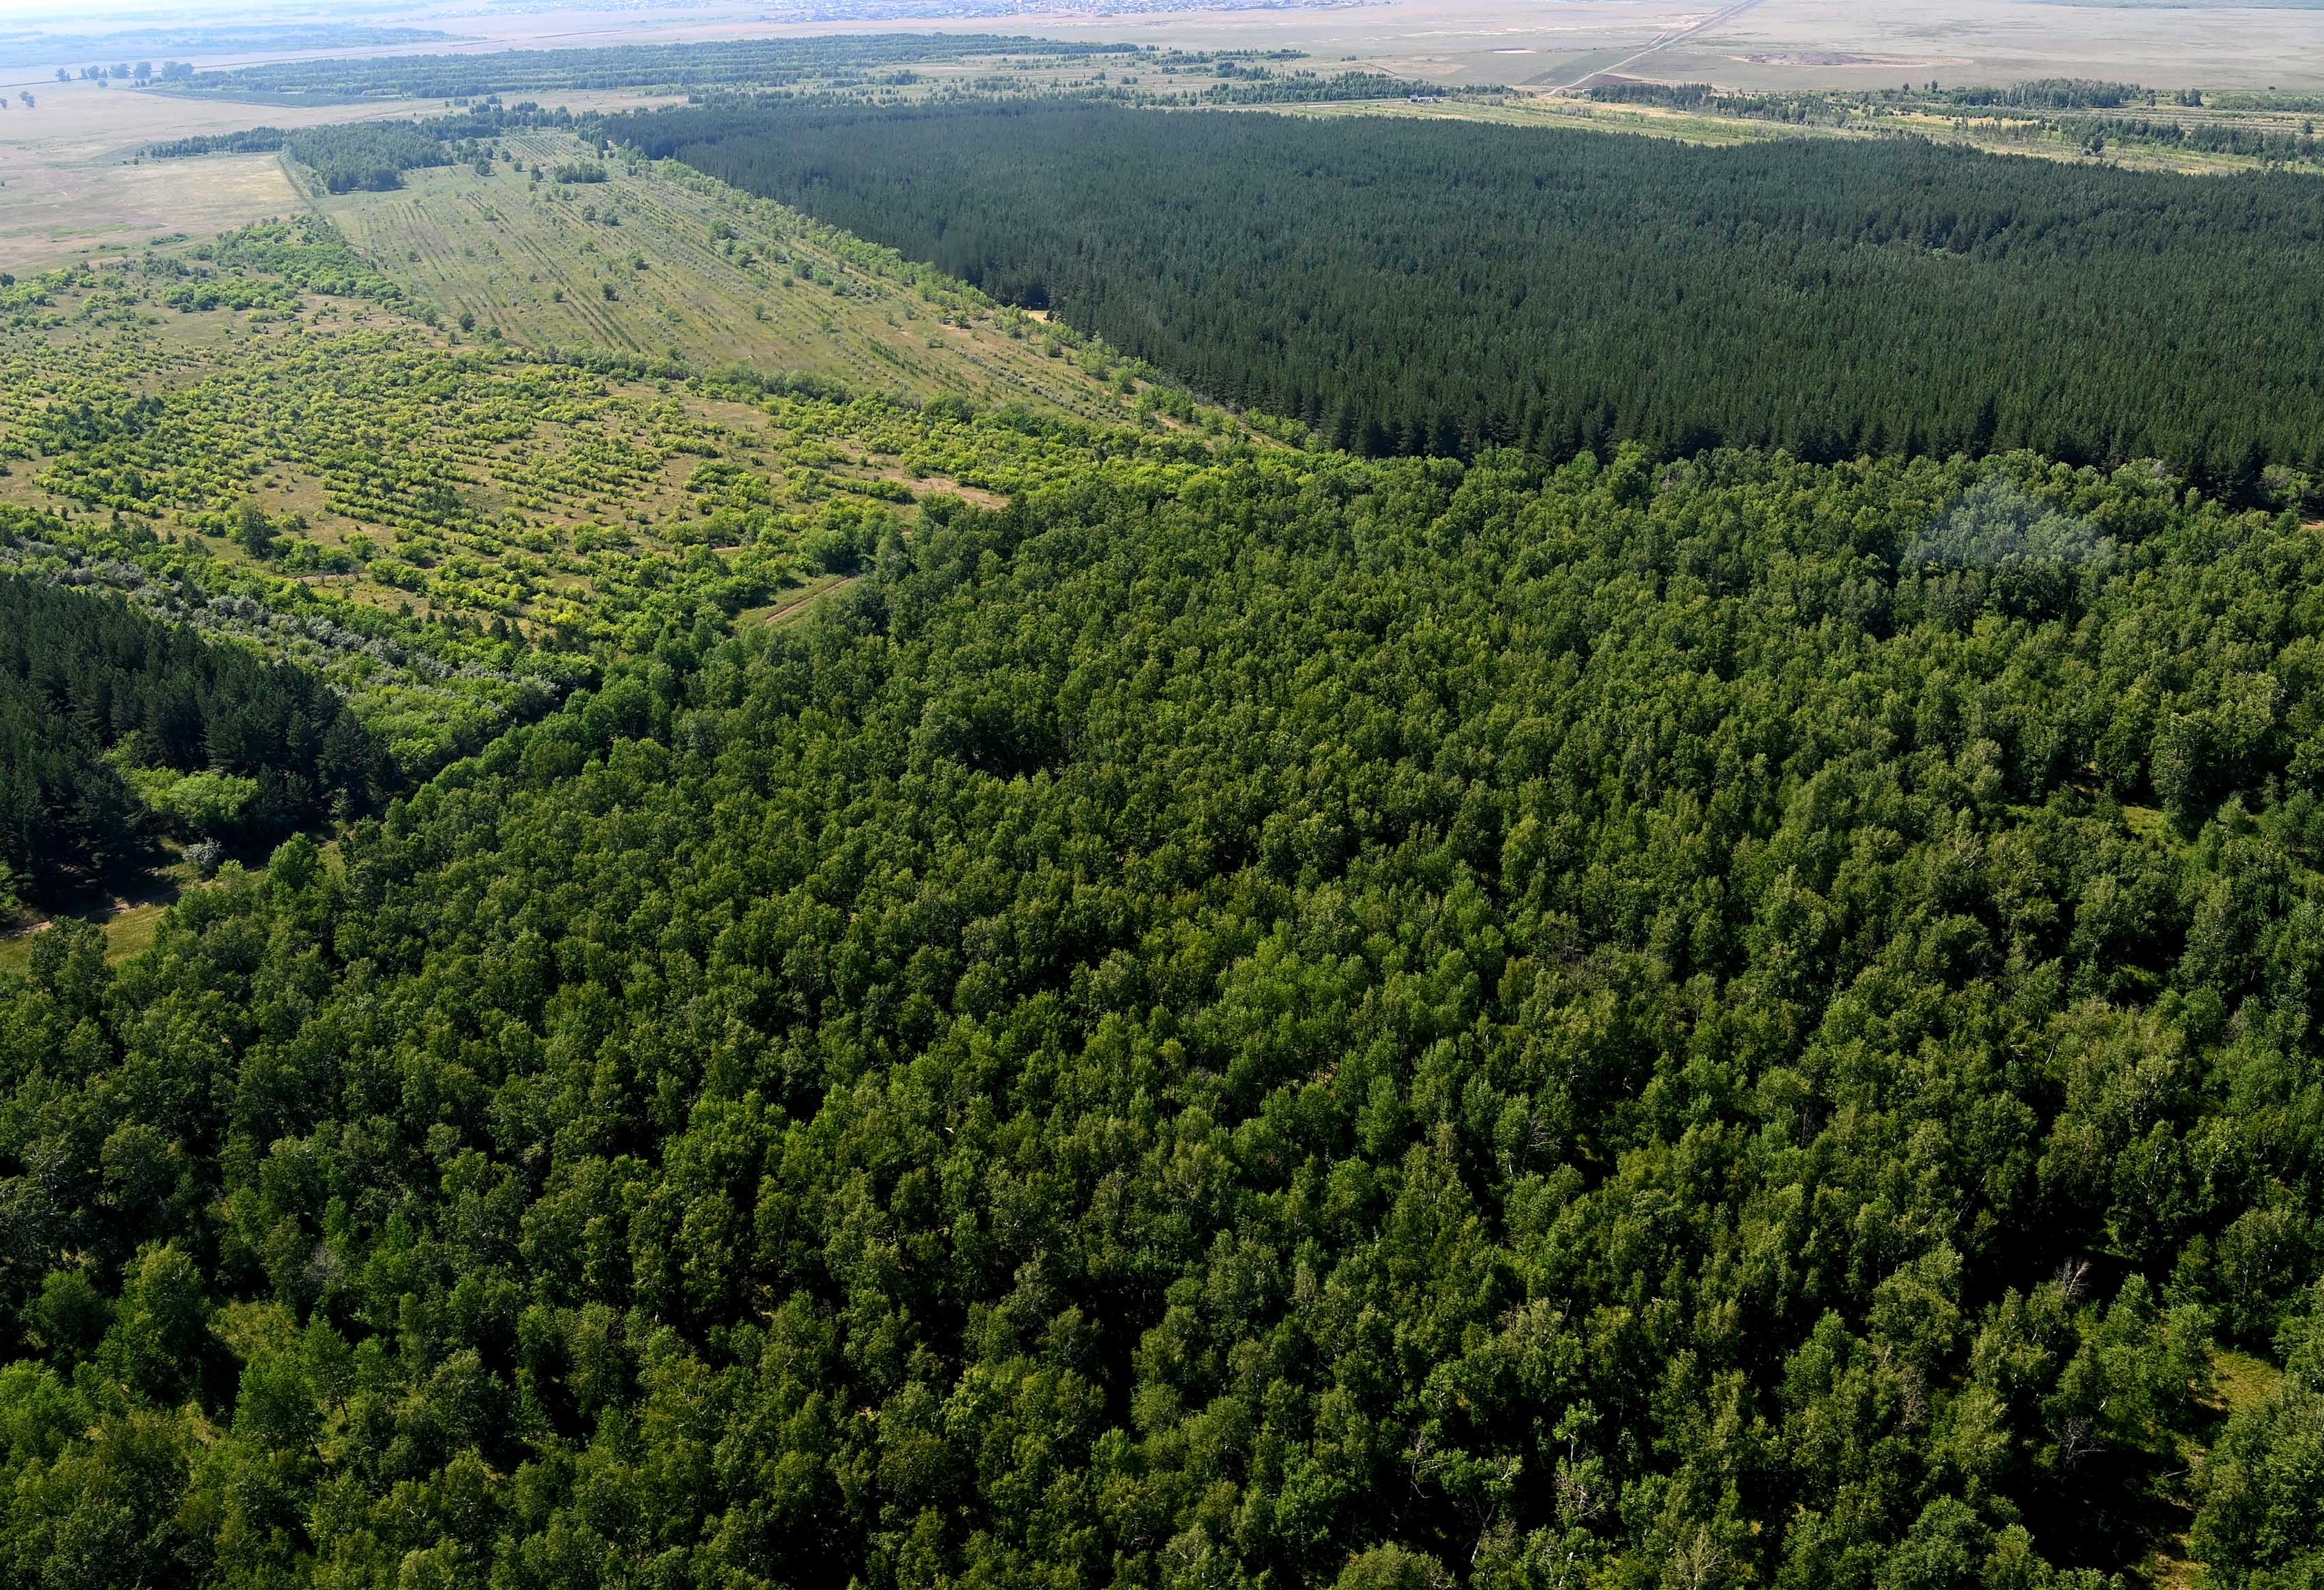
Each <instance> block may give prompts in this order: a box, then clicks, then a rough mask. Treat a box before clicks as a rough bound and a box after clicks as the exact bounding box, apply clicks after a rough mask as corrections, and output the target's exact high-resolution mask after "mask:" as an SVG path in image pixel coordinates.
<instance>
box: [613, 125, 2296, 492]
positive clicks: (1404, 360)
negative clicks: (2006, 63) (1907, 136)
mask: <svg viewBox="0 0 2324 1590" xmlns="http://www.w3.org/2000/svg"><path fill="white" fill-rule="evenodd" d="M608 127H609V129H610V130H611V131H612V132H613V133H614V134H615V135H617V136H618V137H620V138H622V139H624V140H627V141H629V142H632V144H634V145H635V146H636V147H638V148H639V149H641V150H642V151H644V152H647V153H649V154H651V155H655V156H672V157H676V158H678V159H680V160H683V161H687V163H689V164H692V165H694V166H696V167H697V168H699V169H700V170H704V171H705V172H708V173H709V174H711V175H713V176H715V177H719V178H721V179H724V180H726V181H729V182H732V183H733V184H735V185H737V186H739V187H742V188H748V189H750V190H751V191H752V192H756V193H760V194H763V195H767V196H770V197H772V198H778V199H780V200H782V201H783V202H785V203H788V204H792V205H796V206H798V207H801V208H804V209H806V210H807V211H809V212H810V213H812V214H814V215H816V216H818V217H820V218H822V219H824V220H826V221H829V222H831V223H833V224H834V225H840V226H844V227H846V228H848V229H850V230H852V231H854V232H858V233H861V234H864V235H866V236H869V237H871V238H873V239H875V240H877V241H879V242H881V243H885V244H890V245H891V246H894V247H896V248H898V249H899V250H900V251H901V252H903V253H906V254H907V255H909V256H911V257H914V258H917V259H922V260H927V261H929V262H933V263H935V264H936V265H937V266H939V267H940V268H942V269H944V270H945V271H950V272H952V273H954V274H956V275H959V276H962V277H964V278H966V279H967V280H970V281H972V282H973V283H975V284H977V285H978V286H981V287H982V288H984V289H986V290H989V291H991V292H992V293H994V294H995V295H997V296H999V297H1001V298H1004V299H1010V300H1011V301H1014V302H1018V303H1020V304H1025V305H1028V306H1032V307H1043V306H1048V307H1053V308H1056V310H1057V312H1058V313H1059V314H1061V315H1062V316H1063V317H1065V318H1066V319H1067V320H1069V321H1070V322H1072V323H1073V324H1074V325H1075V326H1080V327H1082V328H1084V329H1085V330H1088V331H1092V332H1094V333H1097V334H1099V335H1102V336H1104V337H1105V338H1106V339H1107V340H1108V341H1110V342H1111V343H1112V344H1114V345H1117V346H1119V347H1121V348H1123V349H1124V350H1125V351H1127V352H1130V353H1131V354H1136V355H1138V356H1139V357H1142V358H1144V359H1146V360H1148V362H1150V363H1154V364H1156V365H1158V366H1160V367H1161V368H1163V369H1165V370H1167V371H1169V372H1172V373H1173V374H1175V375H1176V376H1178V377H1180V378H1182V379H1184V380H1185V381H1188V382H1190V383H1191V384H1193V385H1194V386H1195V387H1196V388H1198V389H1200V390H1203V391H1208V392H1210V393H1213V394H1214V395H1217V396H1220V397H1222V398H1224V399H1228V400H1233V401H1237V402H1240V403H1244V404H1249V405H1252V406H1256V407H1259V408H1263V409H1268V410H1271V411H1274V412H1277V413H1281V414H1286V415H1289V416H1292V417H1295V418H1301V419H1304V420H1305V421H1307V422H1308V423H1309V424H1310V425H1312V426H1313V427H1315V428H1316V429H1317V430H1318V431H1319V432H1321V433H1322V434H1323V436H1324V437H1327V438H1328V439H1329V440H1330V441H1332V442H1333V443H1334V444H1335V445H1339V446H1348V447H1352V448H1356V449H1358V450H1360V451H1363V452H1366V453H1370V454H1375V455H1378V454H1395V453H1406V454H1452V453H1461V454H1468V453H1473V452H1475V451H1476V450H1478V449H1479V448H1481V447H1485V446H1493V445H1499V444H1516V445H1519V446H1525V447H1526V448H1528V449H1530V450H1535V451H1538V452H1541V453H1543V454H1545V455H1549V456H1552V457H1568V456H1572V455H1573V454H1575V453H1577V452H1580V451H1584V450H1590V451H1597V452H1599V453H1600V454H1601V455H1602V454H1603V453H1605V452H1606V451H1607V450H1608V449H1609V448H1611V447H1612V446H1615V445H1617V444H1618V443H1619V442H1622V441H1626V440H1635V441H1637V442H1640V443H1641V444H1643V445H1645V446H1646V447H1647V448H1648V450H1649V451H1650V452H1653V453H1655V455H1662V456H1675V455H1685V454H1690V453H1692V452H1696V451H1699V450H1701V449H1702V448H1704V447H1706V446H1715V445H1720V444H1749V445H1755V446H1780V447H1784V448H1786V449H1788V450H1791V451H1793V452H1794V453H1796V454H1798V455H1804V456H1808V457H1812V458H1821V459H1831V458H1840V457H1850V456H1855V455H1858V454H1860V453H1867V452H1868V453H1894V454H1898V455H1913V454H1935V455H1946V454H1950V453H1952V452H1956V451H1965V452H1969V453H1973V454H1988V453H1992V452H1995V451H1997V450H2007V449H2010V448H2014V447H2021V446H2024V447H2032V448H2034V449H2037V450H2039V451H2042V452H2043V453H2045V454H2047V455H2052V456H2056V457H2061V458H2064V459H2066V460H2069V461H2071V462H2076V463H2083V462H2089V463H2115V462H2121V461H2126V460H2131V459H2137V458H2148V457H2152V458H2159V459H2162V460H2163V461H2165V462H2166V464H2168V465H2169V466H2170V467H2172V469H2174V470H2175V471H2178V472H2180V473H2185V474H2187V475H2189V476H2190V478H2193V479H2195V480H2197V481H2199V482H2200V483H2204V484H2205V485H2206V486H2207V487H2209V488H2210V489H2212V490H2214V491H2216V492H2221V493H2223V494H2227V495H2228V496H2230V497H2233V498H2237V499H2240V500H2257V499H2258V498H2259V497H2260V496H2261V495H2262V494H2263V489H2264V488H2263V483H2264V477H2265V475H2266V472H2267V471H2268V469H2269V468H2270V467H2271V466H2273V467H2274V468H2276V469H2278V470H2279V471H2283V472H2289V473H2291V474H2293V475H2297V476H2299V477H2301V481H2300V482H2298V483H2295V484H2296V485H2301V487H2302V489H2304V483H2308V482H2312V481H2313V480H2315V479H2316V478H2318V477H2319V476H2324V442H2319V437H2324V424H2319V421H2324V392H2319V390H2318V389H2317V387H2316V385H2315V383H2314V381H2313V380H2312V379H2311V372H2312V370H2313V369H2314V367H2315V364H2316V363H2317V360H2318V357H2319V354H2324V346H2320V345H2319V337H2324V331H2319V329H2318V328H2319V326H2324V271H2319V269H2318V267H2319V266H2324V242H2319V238H2324V190H2319V189H2318V188H2315V187H2314V185H2312V184H2310V183H2307V182H2305V181H2303V180H2301V179H2293V178H2289V177H2280V176H2264V175H2255V176H2250V177H2234V178H2201V179H2198V178H2187V177H2180V176H2175V175H2169V174H2150V173H2134V172H2126V171H2117V170H2078V169H2069V168H2065V167H2061V166H2059V165H2056V164H2053V163H2051V162H2046V161H2029V160H2021V159H2007V158H2001V157H1995V156H1988V155H1984V154H1980V153H1977V152H1971V151H1966V150H1961V149H1956V148H1948V147H1940V146H1936V145H1932V144H1929V143H1926V142H1920V141H1917V140H1910V141H1908V140H1897V141H1883V142H1877V143H1865V142H1838V141H1828V140H1787V141H1773V142H1762V143H1754V144H1749V145H1746V146H1742V147H1736V148H1723V149H1711V148H1698V147H1693V146H1691V145H1687V144H1683V143H1680V142H1673V141H1666V140H1660V139H1648V138H1634V137H1608V136H1605V135H1603V134H1600V133H1590V132H1564V131H1548V130H1527V129H1512V128H1506V127H1493V126H1485V125H1477V124H1462V123H1452V122H1434V121H1413V120H1405V119H1392V118H1369V119H1368V118H1358V119H1334V120H1333V121H1332V122H1330V123H1328V124H1324V123H1321V122H1316V121H1312V120H1307V119H1304V118H1299V117H1295V116H1284V115H1236V116H1217V117H1209V116H1203V117H1190V116H1185V115H1174V114H1171V113H1167V112H1161V111H1141V110H1134V109H1120V108H1114V107H1109V106H1097V105H1074V104H1057V103H1024V104H1010V103H991V102H986V103H982V104H968V105H950V106H940V107H935V108H929V109H910V108H905V109H878V108H871V107H862V106H833V105H827V104H825V105H817V104H810V103H778V102H772V101H768V102H761V103H757V104H748V103H723V104H718V105H709V106H687V107H674V108H670V109H668V110H663V111H656V112H642V113H634V114H632V115H625V116H620V117H615V118H613V119H612V120H611V121H610V122H609V123H608Z"/></svg>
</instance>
